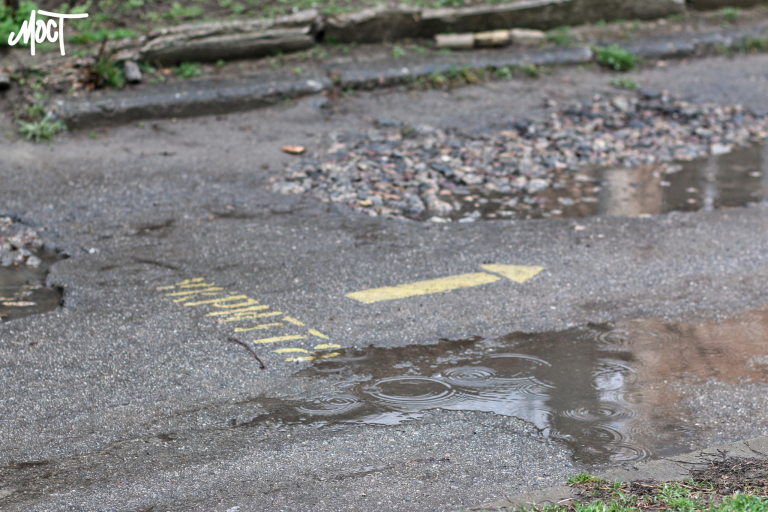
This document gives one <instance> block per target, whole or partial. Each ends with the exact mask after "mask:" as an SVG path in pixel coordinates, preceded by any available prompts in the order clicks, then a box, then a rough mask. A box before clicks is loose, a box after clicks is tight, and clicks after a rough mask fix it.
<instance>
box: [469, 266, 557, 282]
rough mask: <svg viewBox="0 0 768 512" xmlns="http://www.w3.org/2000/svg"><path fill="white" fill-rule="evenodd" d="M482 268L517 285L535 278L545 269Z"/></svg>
mask: <svg viewBox="0 0 768 512" xmlns="http://www.w3.org/2000/svg"><path fill="white" fill-rule="evenodd" d="M480 268H482V269H483V270H487V271H488V272H493V273H494V274H499V275H502V276H504V277H506V278H507V279H511V280H512V281H515V282H516V283H521V284H522V283H524V282H526V281H528V280H529V279H531V278H533V277H535V276H536V275H537V274H538V273H539V272H541V271H542V270H544V267H532V266H527V265H480Z"/></svg>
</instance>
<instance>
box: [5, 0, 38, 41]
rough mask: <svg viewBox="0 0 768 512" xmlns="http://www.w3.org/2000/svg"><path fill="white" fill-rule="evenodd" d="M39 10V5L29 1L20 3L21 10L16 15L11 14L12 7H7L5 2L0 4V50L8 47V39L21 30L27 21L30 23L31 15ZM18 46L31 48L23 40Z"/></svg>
mask: <svg viewBox="0 0 768 512" xmlns="http://www.w3.org/2000/svg"><path fill="white" fill-rule="evenodd" d="M33 10H37V4H35V3H34V2H29V1H22V2H19V10H18V11H16V12H15V13H11V9H10V7H5V4H4V3H3V2H0V48H2V47H4V46H8V37H9V36H10V35H11V32H17V33H18V31H19V29H20V28H21V24H22V23H24V21H25V20H27V21H29V14H30V13H31V12H32V11H33ZM16 46H29V43H27V44H24V40H23V39H21V40H20V41H19V42H18V43H16Z"/></svg>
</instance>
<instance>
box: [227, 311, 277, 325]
mask: <svg viewBox="0 0 768 512" xmlns="http://www.w3.org/2000/svg"><path fill="white" fill-rule="evenodd" d="M282 314H283V312H282V311H270V312H269V313H243V314H242V315H238V314H234V313H233V314H232V316H231V317H228V318H222V319H221V320H219V323H220V324H226V323H229V322H242V321H243V320H255V319H256V318H267V317H270V316H279V315H282Z"/></svg>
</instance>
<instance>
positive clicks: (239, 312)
mask: <svg viewBox="0 0 768 512" xmlns="http://www.w3.org/2000/svg"><path fill="white" fill-rule="evenodd" d="M156 289H157V290H159V291H161V292H169V293H163V295H165V296H166V297H169V298H171V299H172V300H173V302H177V303H181V304H182V305H184V306H190V307H195V306H206V307H205V308H204V309H207V312H206V313H205V316H207V317H215V320H216V322H217V323H219V324H225V323H230V322H243V323H245V324H246V325H243V326H241V327H235V328H234V332H235V333H243V332H250V331H262V330H266V329H276V328H283V327H287V328H290V329H291V330H293V331H294V332H295V331H296V330H301V331H305V332H306V334H287V335H284V336H271V337H268V338H260V339H256V340H251V343H254V344H257V345H260V344H265V343H279V342H283V341H293V340H305V339H307V338H308V337H310V336H314V337H316V338H320V339H323V340H328V339H329V338H328V336H326V335H325V334H323V333H321V332H320V331H318V330H317V329H309V328H307V326H306V324H304V322H302V321H301V320H299V319H297V318H295V317H292V316H290V315H286V314H285V313H283V312H281V311H265V310H269V309H270V306H268V305H265V304H260V303H259V301H257V300H255V299H252V298H250V297H248V296H247V295H242V294H239V293H238V292H232V291H225V290H224V288H222V287H217V286H216V285H215V284H214V283H209V282H206V281H205V278H202V277H195V278H191V279H185V280H184V281H181V282H178V283H176V284H173V285H169V286H158V287H156ZM206 295H212V296H216V298H211V299H204V300H199V299H200V298H202V297H203V296H206ZM275 316H281V317H283V318H282V319H281V321H279V322H274V321H273V322H269V323H258V321H259V319H262V318H270V317H275ZM249 323H250V324H251V325H248V324H249ZM297 327H298V328H302V329H297ZM277 332H278V333H279V332H280V331H277ZM283 332H285V331H283ZM301 344H302V345H303V344H304V343H303V342H302V343H301ZM318 346H323V345H318ZM338 347H340V346H339V345H327V348H338ZM281 350H282V349H281ZM285 350H287V351H289V352H304V353H309V351H308V350H306V349H298V348H297V349H285ZM334 355H335V353H334ZM334 355H332V354H327V355H325V356H322V357H333V356H334ZM313 359H315V356H308V357H304V358H301V360H304V361H311V360H313Z"/></svg>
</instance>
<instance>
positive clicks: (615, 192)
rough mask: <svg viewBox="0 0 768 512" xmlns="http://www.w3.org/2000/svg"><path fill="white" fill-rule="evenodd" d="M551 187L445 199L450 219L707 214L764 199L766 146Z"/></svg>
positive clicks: (575, 178) (596, 174)
mask: <svg viewBox="0 0 768 512" xmlns="http://www.w3.org/2000/svg"><path fill="white" fill-rule="evenodd" d="M553 181H554V185H553V186H552V187H548V188H545V189H544V190H542V191H541V192H539V193H536V194H527V195H526V194H524V193H520V194H518V195H510V194H490V195H488V194H483V193H481V194H478V193H476V192H474V191H473V189H472V188H464V189H461V190H458V192H459V193H458V194H454V195H452V196H450V197H451V198H452V202H453V203H454V206H458V208H455V210H454V213H452V214H451V216H450V218H451V219H452V220H454V221H459V222H471V221H473V220H477V219H481V218H482V219H497V218H501V219H503V218H511V219H532V218H545V217H554V218H563V217H569V218H574V217H576V218H578V217H589V216H593V215H617V216H626V217H642V216H649V215H658V214H662V213H668V212H671V211H698V210H704V211H710V210H713V209H716V208H733V207H738V206H748V205H751V204H757V203H760V202H766V201H768V146H752V147H749V148H742V149H738V150H735V151H733V152H731V153H727V154H724V155H719V156H712V157H710V158H706V159H698V160H692V161H689V162H676V163H672V164H648V165H641V166H639V167H636V168H633V169H626V168H591V169H582V170H581V171H579V173H577V174H575V175H572V174H571V173H569V172H567V171H562V172H561V175H560V176H557V177H555V179H554V180H553Z"/></svg>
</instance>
